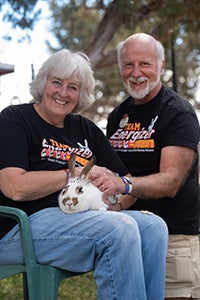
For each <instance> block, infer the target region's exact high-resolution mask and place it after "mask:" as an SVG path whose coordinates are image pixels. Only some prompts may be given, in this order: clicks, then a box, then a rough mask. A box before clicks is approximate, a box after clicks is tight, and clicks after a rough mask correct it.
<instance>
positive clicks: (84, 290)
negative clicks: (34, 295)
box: [0, 272, 96, 300]
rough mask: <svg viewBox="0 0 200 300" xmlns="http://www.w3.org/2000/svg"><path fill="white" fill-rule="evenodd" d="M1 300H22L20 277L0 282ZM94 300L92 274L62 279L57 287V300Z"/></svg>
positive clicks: (94, 287) (94, 289)
mask: <svg viewBox="0 0 200 300" xmlns="http://www.w3.org/2000/svg"><path fill="white" fill-rule="evenodd" d="M0 299H1V300H23V287H22V275H21V274H20V275H15V276H12V277H10V278H6V279H4V280H1V281H0ZM88 299H90V300H95V299H96V284H95V281H94V279H93V277H92V272H90V273H87V274H84V275H81V276H75V277H72V278H68V279H64V280H63V281H62V282H61V284H60V287H59V295H58V300H88Z"/></svg>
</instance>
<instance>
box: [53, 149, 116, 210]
mask: <svg viewBox="0 0 200 300" xmlns="http://www.w3.org/2000/svg"><path fill="white" fill-rule="evenodd" d="M75 157H76V154H74V153H72V154H71V157H70V159H69V180H68V183H67V185H66V186H65V187H64V189H63V190H62V191H61V192H60V194H59V197H58V202H59V206H60V208H61V210H62V211H63V212H65V213H76V212H80V211H85V210H99V211H106V210H107V208H108V205H107V204H105V203H104V202H103V200H102V192H101V191H100V190H99V189H98V188H97V187H96V186H95V185H93V184H92V183H91V182H90V181H89V179H88V175H89V171H90V170H91V168H92V166H93V165H94V164H95V161H96V159H95V157H92V158H91V159H90V161H89V162H88V163H87V165H86V166H85V167H84V168H83V169H82V171H81V174H80V176H79V177H75ZM115 202H116V200H115V198H114V196H113V199H111V203H115Z"/></svg>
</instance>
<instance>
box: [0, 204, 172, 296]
mask: <svg viewBox="0 0 200 300" xmlns="http://www.w3.org/2000/svg"><path fill="white" fill-rule="evenodd" d="M29 220H30V225H31V230H32V235H33V242H34V247H35V252H36V257H37V261H38V262H39V263H41V264H48V265H52V266H56V267H58V268H61V269H65V270H69V271H75V272H87V271H90V270H94V278H95V281H96V284H97V299H100V300H108V299H109V300H147V299H148V300H163V299H164V286H165V261H166V251H167V241H168V231H167V227H166V224H165V223H164V221H163V220H162V219H161V218H159V217H158V216H156V215H153V214H152V215H151V214H145V213H142V212H139V211H123V212H99V211H87V212H80V213H75V214H64V213H63V212H62V211H61V210H60V209H59V208H47V209H44V210H41V211H39V212H37V213H35V214H33V215H31V216H30V217H29ZM22 261H23V257H22V251H21V245H20V237H19V227H18V225H17V226H15V227H14V228H13V229H12V230H11V231H10V232H9V233H8V234H7V235H6V236H5V237H3V238H2V239H1V240H0V264H9V263H11V264H13V263H16V264H17V263H22Z"/></svg>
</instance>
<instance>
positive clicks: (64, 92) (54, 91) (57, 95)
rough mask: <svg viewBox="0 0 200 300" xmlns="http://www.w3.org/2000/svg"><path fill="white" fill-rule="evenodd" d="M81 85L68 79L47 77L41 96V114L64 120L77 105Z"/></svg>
mask: <svg viewBox="0 0 200 300" xmlns="http://www.w3.org/2000/svg"><path fill="white" fill-rule="evenodd" d="M80 89H81V84H80V82H78V80H77V81H76V80H75V79H73V78H71V77H69V78H67V79H60V78H56V77H51V76H49V77H48V78H47V82H46V85H45V88H44V92H43V95H42V101H41V105H42V108H43V113H44V112H46V114H47V115H49V116H51V117H52V118H54V117H57V118H58V117H61V118H63V120H64V118H65V116H66V115H68V114H69V113H71V112H72V111H73V109H74V107H75V106H76V105H77V103H78V99H79V95H80Z"/></svg>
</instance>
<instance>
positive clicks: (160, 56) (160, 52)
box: [117, 33, 165, 74]
mask: <svg viewBox="0 0 200 300" xmlns="http://www.w3.org/2000/svg"><path fill="white" fill-rule="evenodd" d="M134 38H141V39H146V40H147V39H151V40H154V42H155V46H156V57H157V62H158V66H159V68H160V69H161V67H162V65H163V62H164V61H165V50H164V47H163V45H162V44H161V42H159V41H158V40H156V39H155V38H153V37H152V36H151V35H148V34H146V33H136V34H133V35H132V36H130V37H128V38H127V39H126V40H124V41H122V42H120V43H119V44H118V45H117V58H118V66H119V70H120V73H121V74H122V55H123V54H124V52H125V51H126V42H127V41H128V40H131V39H134ZM147 51H148V50H147Z"/></svg>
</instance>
